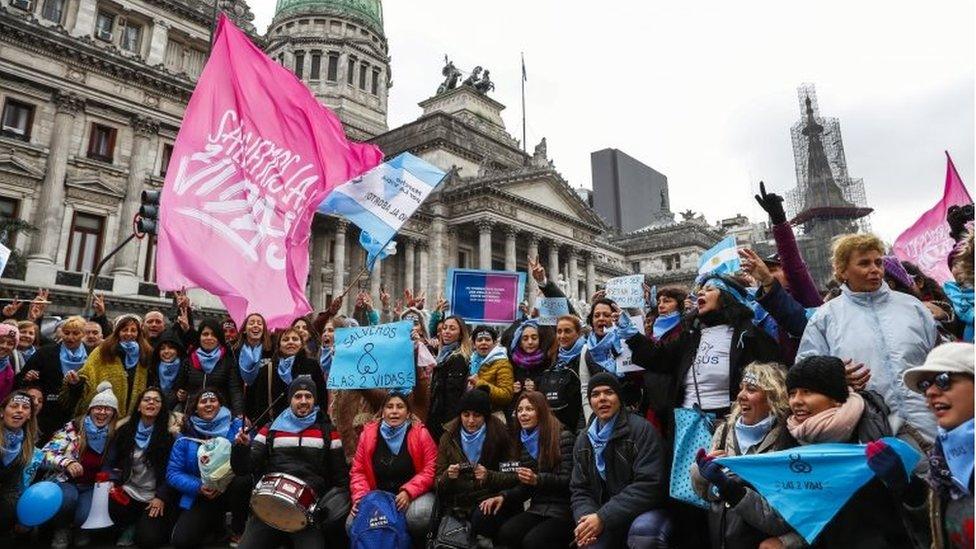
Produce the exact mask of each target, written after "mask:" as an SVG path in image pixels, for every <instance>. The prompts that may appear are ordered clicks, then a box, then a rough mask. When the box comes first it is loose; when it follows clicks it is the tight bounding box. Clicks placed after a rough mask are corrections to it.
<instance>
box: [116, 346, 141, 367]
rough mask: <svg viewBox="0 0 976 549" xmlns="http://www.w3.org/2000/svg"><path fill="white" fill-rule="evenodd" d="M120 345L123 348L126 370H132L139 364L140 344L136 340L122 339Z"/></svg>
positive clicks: (123, 360) (123, 361)
mask: <svg viewBox="0 0 976 549" xmlns="http://www.w3.org/2000/svg"><path fill="white" fill-rule="evenodd" d="M119 347H121V348H122V353H123V354H124V355H125V356H123V357H122V363H123V364H125V369H126V370H131V369H133V368H135V367H136V364H139V344H138V343H137V342H135V341H120V342H119Z"/></svg>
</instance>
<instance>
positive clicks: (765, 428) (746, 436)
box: [735, 414, 776, 455]
mask: <svg viewBox="0 0 976 549" xmlns="http://www.w3.org/2000/svg"><path fill="white" fill-rule="evenodd" d="M775 421H776V417H775V416H773V415H772V414H770V415H768V416H766V417H765V418H764V419H763V420H762V421H759V422H757V423H756V424H755V425H746V424H745V423H742V416H739V419H737V420H735V439H736V440H738V441H739V451H740V452H741V453H742V454H743V455H745V453H746V452H748V451H749V448H752V447H753V446H755V445H757V444H759V443H760V442H762V439H764V438H766V435H768V434H769V431H770V430H772V428H773V423H774V422H775Z"/></svg>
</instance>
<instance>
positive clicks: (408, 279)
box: [403, 238, 417, 293]
mask: <svg viewBox="0 0 976 549" xmlns="http://www.w3.org/2000/svg"><path fill="white" fill-rule="evenodd" d="M404 240H406V246H404V248H405V250H404V256H403V289H405V290H410V292H411V293H417V287H416V285H415V284H414V280H413V270H414V265H415V262H416V260H415V256H416V253H417V245H416V243H415V241H414V239H412V238H405V239H404Z"/></svg>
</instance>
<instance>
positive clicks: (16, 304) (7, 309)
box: [3, 296, 24, 318]
mask: <svg viewBox="0 0 976 549" xmlns="http://www.w3.org/2000/svg"><path fill="white" fill-rule="evenodd" d="M23 304H24V302H23V301H21V300H19V299H17V297H16V296H14V300H13V301H11V302H10V303H9V304H7V305H4V307H3V316H5V317H7V318H13V316H14V315H15V314H17V311H19V310H20V306H21V305H23Z"/></svg>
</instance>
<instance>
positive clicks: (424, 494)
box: [346, 392, 437, 543]
mask: <svg viewBox="0 0 976 549" xmlns="http://www.w3.org/2000/svg"><path fill="white" fill-rule="evenodd" d="M436 462H437V445H435V444H434V439H433V438H431V436H430V433H428V432H427V428H426V427H424V424H423V423H421V422H420V421H418V420H416V419H412V418H411V413H410V407H409V404H408V403H407V399H406V397H405V396H404V395H403V394H402V393H398V392H391V393H390V395H389V396H388V397H386V401H385V402H384V403H383V408H382V420H381V421H374V422H371V423H368V424H366V426H365V427H363V433H362V435H360V437H359V445H358V446H357V447H356V456H355V457H354V458H353V461H352V470H351V471H350V479H349V489H350V492H351V493H352V501H353V504H352V512H351V513H350V514H349V520H348V521H346V526H347V528H348V527H349V525H351V524H352V519H353V518H354V517H355V516H356V512H357V511H358V509H359V501H360V500H361V499H362V498H363V496H365V495H366V494H367V493H369V492H370V491H373V490H383V491H385V492H390V493H391V494H396V506H397V510H398V511H400V512H401V513H404V515H405V517H406V521H407V530H409V532H410V536H411V537H412V538H413V540H414V542H415V543H422V542H423V540H424V539H425V537H426V535H427V530H428V529H429V528H430V518H431V515H432V514H433V511H434V494H433V493H432V492H431V489H432V488H433V487H434V468H435V465H436Z"/></svg>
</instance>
